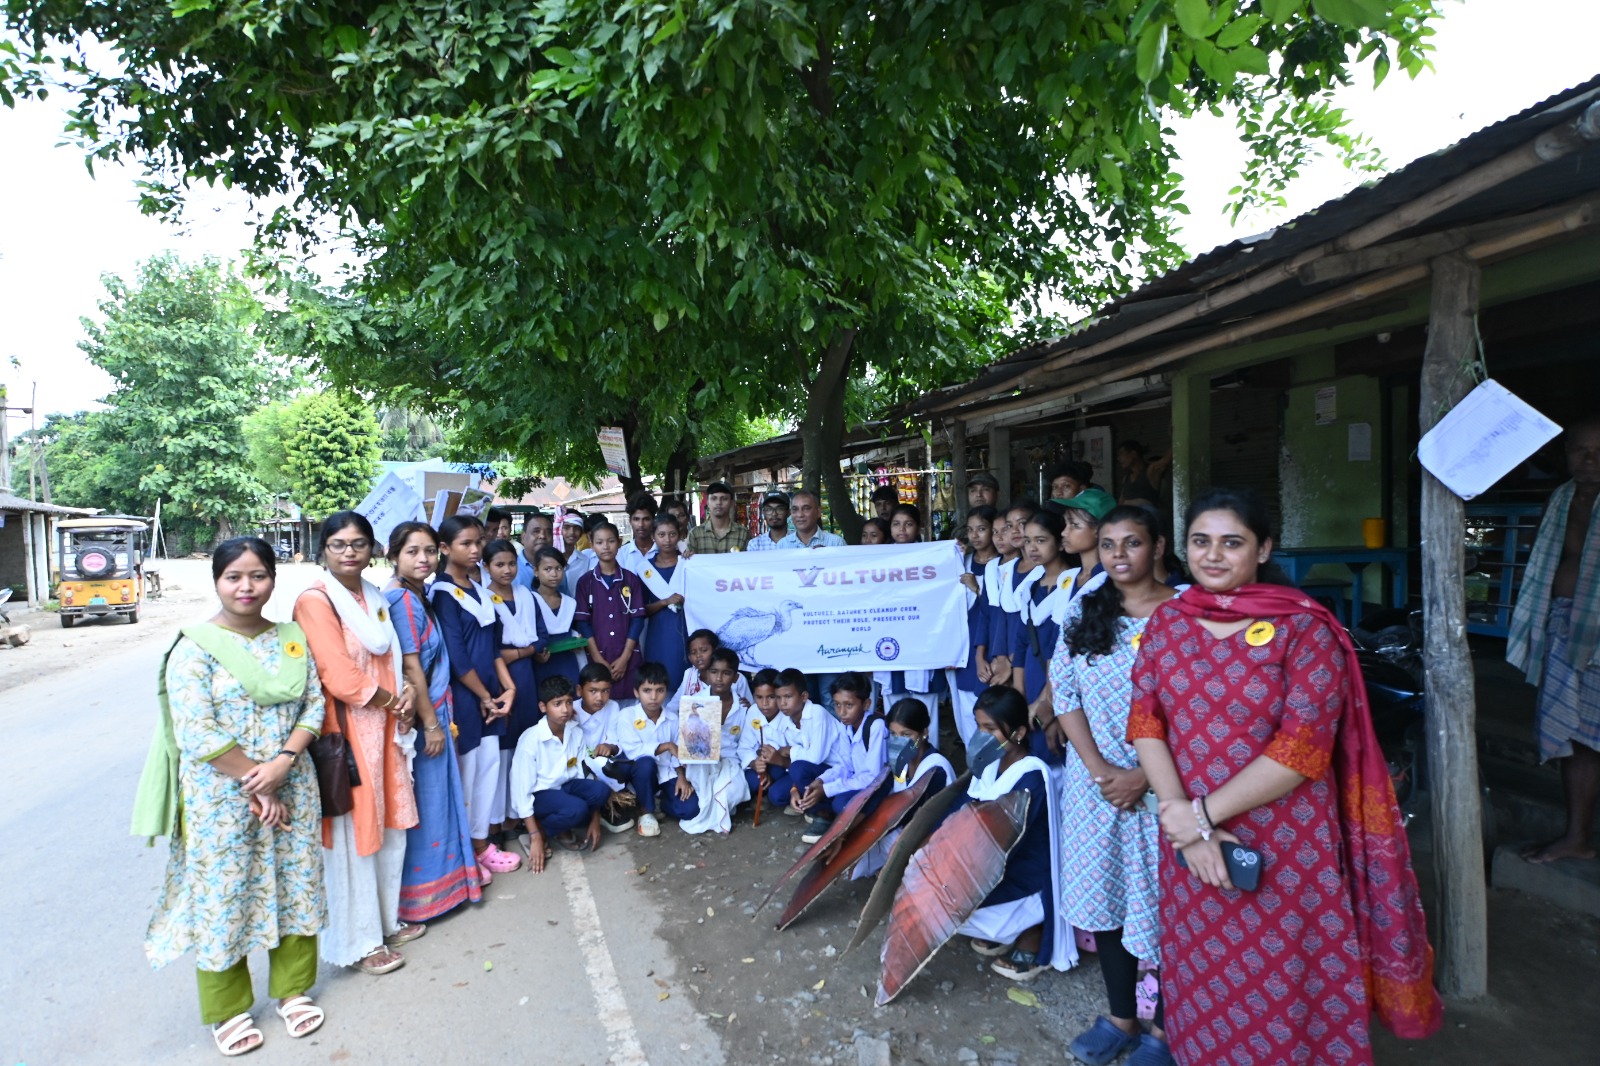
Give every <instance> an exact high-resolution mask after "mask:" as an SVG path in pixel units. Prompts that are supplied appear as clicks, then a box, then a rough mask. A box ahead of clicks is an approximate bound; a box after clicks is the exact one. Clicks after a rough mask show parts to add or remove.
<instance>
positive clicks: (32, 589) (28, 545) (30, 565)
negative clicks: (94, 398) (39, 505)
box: [0, 409, 44, 607]
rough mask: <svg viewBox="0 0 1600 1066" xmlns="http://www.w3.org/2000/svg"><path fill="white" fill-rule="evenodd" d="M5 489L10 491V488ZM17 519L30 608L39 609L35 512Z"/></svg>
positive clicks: (1, 416)
mask: <svg viewBox="0 0 1600 1066" xmlns="http://www.w3.org/2000/svg"><path fill="white" fill-rule="evenodd" d="M5 416H6V414H5V411H4V410H3V409H0V420H3V419H4V418H5ZM5 487H6V489H7V490H8V491H9V489H10V486H9V485H7V486H5ZM17 518H19V519H20V520H21V525H22V564H23V565H22V570H23V578H24V579H25V582H26V584H27V588H28V606H29V607H37V606H39V604H40V603H41V602H42V600H43V599H44V597H42V596H40V594H39V550H38V541H37V539H36V536H35V534H34V530H33V512H32V511H19V512H18V513H17Z"/></svg>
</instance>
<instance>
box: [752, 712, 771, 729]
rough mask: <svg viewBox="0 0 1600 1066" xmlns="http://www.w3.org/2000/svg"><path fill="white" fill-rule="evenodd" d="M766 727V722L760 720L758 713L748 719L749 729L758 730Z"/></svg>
mask: <svg viewBox="0 0 1600 1066" xmlns="http://www.w3.org/2000/svg"><path fill="white" fill-rule="evenodd" d="M766 727H767V723H766V722H764V721H762V720H761V716H760V715H756V716H755V717H754V718H752V719H750V728H751V729H754V730H757V731H759V730H762V729H765V728H766Z"/></svg>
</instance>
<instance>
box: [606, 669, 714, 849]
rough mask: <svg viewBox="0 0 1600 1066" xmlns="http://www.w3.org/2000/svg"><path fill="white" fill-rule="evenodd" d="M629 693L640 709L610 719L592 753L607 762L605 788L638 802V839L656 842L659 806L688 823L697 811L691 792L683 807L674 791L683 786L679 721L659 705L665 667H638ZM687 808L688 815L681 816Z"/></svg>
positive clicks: (663, 699) (663, 700)
mask: <svg viewBox="0 0 1600 1066" xmlns="http://www.w3.org/2000/svg"><path fill="white" fill-rule="evenodd" d="M633 688H634V693H635V695H637V696H638V697H639V706H638V707H636V708H634V710H633V713H632V714H619V715H616V716H614V717H613V718H612V720H611V725H610V727H609V732H608V736H607V737H606V741H605V742H604V743H602V744H601V745H600V746H599V747H597V748H595V749H594V753H595V755H596V756H597V757H600V758H610V759H611V760H612V761H611V763H610V764H609V765H608V766H607V767H606V771H605V779H606V781H607V784H610V783H611V782H612V781H616V780H620V781H622V782H623V783H624V787H626V788H629V789H632V791H633V794H634V796H635V797H637V799H638V805H639V811H640V814H639V835H640V836H642V837H658V836H660V835H661V823H660V821H659V820H657V818H656V805H657V803H658V802H659V803H660V804H661V808H662V810H663V812H664V813H666V814H668V815H671V816H672V817H674V818H685V817H688V818H692V817H694V814H695V811H696V810H698V809H699V808H698V805H696V804H694V802H693V796H694V793H693V791H692V790H691V791H690V793H689V795H690V802H689V803H688V804H687V805H685V804H683V803H682V802H681V801H680V800H678V798H677V790H678V789H681V788H682V787H683V786H681V785H679V784H678V782H679V781H681V780H682V768H681V767H680V766H679V765H678V716H677V715H675V714H668V713H667V710H666V707H665V706H664V704H665V703H666V699H667V668H666V667H665V666H662V665H661V664H660V663H645V664H644V665H642V666H640V667H639V675H638V677H637V678H636V679H635V680H634V686H633ZM658 793H659V796H658V795H657V794H658ZM686 806H687V807H688V808H689V813H688V814H687V815H685V814H683V813H681V812H682V811H683V810H684V809H685V807H686Z"/></svg>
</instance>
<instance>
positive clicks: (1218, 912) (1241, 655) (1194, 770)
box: [1128, 606, 1372, 1066]
mask: <svg viewBox="0 0 1600 1066" xmlns="http://www.w3.org/2000/svg"><path fill="white" fill-rule="evenodd" d="M1248 630H1249V627H1247V629H1246V631H1241V632H1238V633H1235V634H1233V635H1232V636H1229V637H1227V638H1225V639H1218V638H1216V637H1214V636H1212V635H1211V633H1210V632H1208V631H1207V630H1206V629H1205V628H1204V627H1202V626H1201V625H1200V624H1199V623H1198V622H1196V621H1195V620H1193V619H1191V618H1187V617H1185V616H1183V615H1181V614H1179V613H1178V612H1177V611H1176V610H1173V609H1171V608H1170V607H1168V606H1163V607H1161V608H1160V609H1158V610H1157V612H1156V614H1155V615H1154V616H1153V617H1152V618H1151V620H1150V624H1149V626H1148V628H1146V630H1145V634H1144V640H1143V643H1142V645H1141V647H1140V651H1139V658H1138V661H1137V662H1136V663H1135V664H1134V672H1133V679H1134V706H1133V711H1132V714H1131V715H1130V717H1129V722H1128V736H1129V738H1130V739H1138V738H1153V739H1159V740H1165V741H1166V742H1167V746H1168V747H1169V748H1170V749H1171V750H1172V757H1173V759H1174V761H1175V762H1176V763H1177V767H1178V773H1179V775H1180V776H1181V777H1182V779H1183V784H1184V788H1185V789H1187V791H1188V793H1189V795H1191V796H1203V795H1206V794H1207V793H1210V792H1213V791H1215V790H1216V789H1218V788H1220V787H1221V786H1222V785H1223V784H1225V783H1226V782H1227V781H1228V780H1229V779H1230V778H1232V777H1233V776H1234V775H1235V774H1237V773H1238V772H1239V771H1240V770H1242V769H1244V768H1245V767H1246V766H1247V765H1249V764H1250V763H1251V762H1252V761H1253V760H1255V759H1256V758H1257V757H1259V756H1261V755H1266V756H1268V757H1270V758H1272V759H1274V760H1275V761H1277V762H1279V763H1282V764H1283V765H1284V766H1287V767H1288V768H1289V769H1291V770H1294V771H1295V772H1297V773H1300V774H1303V775H1304V776H1305V777H1307V778H1309V780H1307V781H1304V782H1302V783H1301V784H1300V785H1299V786H1298V787H1296V788H1295V789H1294V790H1293V791H1291V792H1289V793H1288V794H1287V795H1285V796H1282V797H1280V798H1279V799H1277V800H1276V801H1274V802H1272V803H1269V804H1267V805H1266V806H1264V807H1258V808H1256V809H1255V810H1252V811H1250V812H1248V813H1246V814H1244V815H1241V816H1239V817H1237V818H1234V819H1232V820H1231V821H1228V822H1225V823H1223V825H1222V828H1225V829H1227V830H1228V831H1229V832H1231V833H1233V834H1234V835H1236V836H1237V837H1238V838H1239V839H1240V840H1241V841H1243V842H1244V843H1245V844H1247V845H1249V846H1250V847H1252V848H1256V849H1258V850H1259V851H1260V852H1261V853H1262V858H1263V863H1264V870H1263V873H1262V877H1261V884H1260V887H1259V888H1258V889H1257V890H1256V891H1254V892H1241V891H1231V892H1224V891H1222V890H1221V889H1216V888H1211V887H1209V886H1207V885H1204V884H1202V883H1201V882H1200V881H1199V879H1198V878H1196V877H1195V876H1194V875H1193V874H1191V873H1190V872H1189V871H1188V870H1187V869H1184V868H1183V867H1180V866H1179V865H1178V864H1177V863H1176V862H1175V861H1174V855H1173V851H1172V848H1171V847H1170V846H1169V845H1168V844H1166V843H1165V841H1163V843H1162V846H1161V923H1162V925H1161V959H1162V967H1161V980H1162V982H1163V989H1162V991H1163V994H1164V996H1165V1000H1166V1023H1167V1030H1168V1036H1169V1038H1170V1041H1171V1047H1172V1052H1173V1055H1174V1057H1176V1058H1177V1060H1178V1062H1179V1063H1181V1064H1183V1066H1222V1064H1225V1063H1226V1064H1229V1066H1270V1064H1274V1063H1297V1064H1299V1063H1307V1064H1320V1063H1340V1064H1346V1063H1355V1064H1362V1063H1371V1062H1372V1047H1371V1043H1370V1040H1369V1036H1368V1025H1369V1019H1370V1008H1369V1005H1368V1002H1367V992H1366V987H1365V983H1364V980H1363V971H1362V965H1361V952H1360V946H1359V943H1358V938H1357V929H1356V924H1355V921H1354V918H1353V916H1352V913H1351V909H1350V893H1349V892H1348V891H1347V889H1346V886H1345V884H1344V881H1343V878H1344V876H1345V874H1344V871H1343V869H1342V863H1341V860H1340V848H1339V843H1340V840H1339V831H1340V830H1339V820H1338V812H1337V810H1336V804H1337V802H1338V797H1337V795H1336V792H1335V788H1334V785H1333V782H1332V776H1333V775H1332V774H1331V773H1330V772H1329V764H1330V761H1331V759H1332V755H1333V749H1334V740H1335V737H1336V734H1337V730H1338V727H1339V720H1340V717H1341V715H1342V714H1343V712H1344V707H1343V705H1342V703H1343V692H1344V680H1345V679H1344V675H1345V671H1346V669H1347V668H1349V667H1351V666H1353V665H1354V664H1347V663H1346V662H1345V661H1344V659H1345V657H1344V653H1343V651H1342V650H1341V649H1340V646H1339V643H1338V641H1337V640H1336V638H1335V635H1334V632H1333V630H1332V629H1331V628H1330V627H1329V626H1328V624H1327V623H1326V622H1324V621H1322V620H1321V619H1319V618H1317V617H1315V616H1312V615H1309V614H1294V615H1284V616H1280V617H1278V618H1276V619H1274V620H1273V622H1272V628H1271V632H1270V639H1266V640H1265V641H1262V636H1263V635H1265V634H1263V633H1262V632H1261V631H1260V629H1259V628H1258V630H1257V632H1256V635H1255V636H1254V637H1251V636H1248V635H1247V632H1248ZM1256 643H1259V646H1255V644H1256Z"/></svg>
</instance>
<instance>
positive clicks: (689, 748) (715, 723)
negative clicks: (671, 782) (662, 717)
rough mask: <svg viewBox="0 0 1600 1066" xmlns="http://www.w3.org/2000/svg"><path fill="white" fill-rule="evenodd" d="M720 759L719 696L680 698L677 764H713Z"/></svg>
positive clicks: (720, 724)
mask: <svg viewBox="0 0 1600 1066" xmlns="http://www.w3.org/2000/svg"><path fill="white" fill-rule="evenodd" d="M721 758H722V697H721V696H712V695H710V694H706V693H702V694H701V695H698V696H685V697H683V699H682V700H681V701H679V703H678V761H679V762H682V763H715V762H717V761H718V760H720V759H721Z"/></svg>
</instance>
